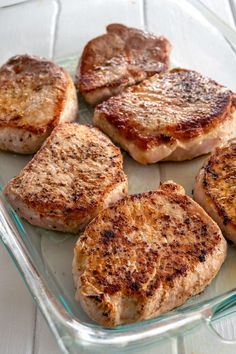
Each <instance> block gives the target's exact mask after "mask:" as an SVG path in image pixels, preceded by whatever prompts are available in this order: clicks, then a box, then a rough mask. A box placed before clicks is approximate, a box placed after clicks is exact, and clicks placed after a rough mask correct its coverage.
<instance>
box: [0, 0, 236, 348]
mask: <svg viewBox="0 0 236 354" xmlns="http://www.w3.org/2000/svg"><path fill="white" fill-rule="evenodd" d="M187 1H188V2H189V3H190V4H192V5H193V6H194V7H195V8H196V10H199V11H200V12H201V14H202V15H203V16H204V17H205V18H206V19H207V20H208V22H210V23H211V25H213V26H215V28H216V29H217V30H218V31H220V32H221V34H222V35H223V36H224V38H225V39H226V41H227V42H228V43H229V44H230V45H231V47H232V49H233V50H234V52H235V53H236V31H235V30H234V29H232V28H231V27H230V26H228V25H227V24H226V23H224V22H223V21H222V20H221V19H220V18H218V16H216V15H215V14H214V13H213V12H212V11H211V10H209V9H208V8H207V7H206V6H205V5H204V4H203V3H201V2H200V1H198V0H187ZM72 57H73V56H70V57H67V58H60V59H58V60H56V61H61V62H62V61H63V60H64V61H66V60H70V59H71V58H72ZM24 235H25V231H24V228H23V226H22V224H21V222H20V220H19V218H18V216H17V214H16V213H15V212H14V211H13V209H12V208H11V206H10V205H9V204H8V202H7V201H6V199H5V198H4V196H3V194H2V192H0V237H1V241H2V242H3V244H4V246H5V247H6V249H7V250H8V252H9V254H10V256H11V257H12V259H13V261H14V263H15V264H16V267H17V269H18V270H19V272H20V273H21V275H22V277H23V279H24V281H25V283H26V285H27V287H28V289H29V290H30V292H31V294H32V296H33V298H34V300H35V301H36V303H37V304H38V306H39V308H40V310H41V311H42V313H43V315H44V316H45V318H46V320H47V322H48V324H49V326H50V328H51V329H52V331H53V332H54V334H55V336H56V338H57V340H58V342H59V344H60V346H61V348H62V349H63V350H64V351H66V350H67V349H66V345H65V344H64V339H63V338H64V337H65V334H66V335H67V336H68V337H69V338H71V339H76V340H78V341H80V342H81V343H87V345H88V344H101V345H104V346H105V345H119V344H120V343H121V342H123V343H131V342H136V341H138V340H142V339H147V338H151V337H157V336H162V335H164V334H166V333H169V332H171V331H174V330H178V329H180V328H183V327H188V326H191V325H192V324H193V323H196V322H202V321H203V322H205V323H210V322H211V321H212V320H215V319H218V318H219V317H223V316H224V315H227V314H229V313H232V312H233V311H234V306H235V305H236V288H235V289H232V290H230V291H227V292H225V293H224V294H222V295H219V296H216V297H214V298H212V299H210V300H206V301H204V302H202V303H200V304H197V305H193V306H189V307H186V308H184V309H181V310H178V311H174V312H170V313H167V314H165V315H163V316H159V317H157V318H154V319H151V320H147V321H143V322H140V323H135V324H131V325H125V326H120V327H116V328H113V329H107V328H103V327H100V326H98V325H89V324H85V323H83V322H81V321H79V320H78V319H75V318H74V317H73V316H72V315H71V314H70V313H69V311H67V310H66V309H65V307H64V306H63V305H62V303H61V302H60V301H59V300H58V298H56V297H55V294H58V295H59V290H58V289H57V286H56V285H55V283H54V281H53V280H52V279H50V278H49V277H48V278H47V280H46V279H45V276H44V275H43V274H42V272H41V271H40V269H38V268H40V267H38V266H39V265H40V259H38V260H37V261H36V263H37V265H36V264H35V259H37V258H39V256H38V255H37V254H36V253H35V250H33V249H31V250H29V249H28V247H27V246H26V245H25V243H24V241H23V240H24V237H25V236H24ZM32 255H34V257H33V256H32ZM35 257H36V258H35ZM41 266H42V267H43V265H41ZM49 283H50V287H49V286H48V284H49ZM52 289H53V290H52ZM53 293H54V294H53ZM235 311H236V310H235ZM222 314H223V315H222Z"/></svg>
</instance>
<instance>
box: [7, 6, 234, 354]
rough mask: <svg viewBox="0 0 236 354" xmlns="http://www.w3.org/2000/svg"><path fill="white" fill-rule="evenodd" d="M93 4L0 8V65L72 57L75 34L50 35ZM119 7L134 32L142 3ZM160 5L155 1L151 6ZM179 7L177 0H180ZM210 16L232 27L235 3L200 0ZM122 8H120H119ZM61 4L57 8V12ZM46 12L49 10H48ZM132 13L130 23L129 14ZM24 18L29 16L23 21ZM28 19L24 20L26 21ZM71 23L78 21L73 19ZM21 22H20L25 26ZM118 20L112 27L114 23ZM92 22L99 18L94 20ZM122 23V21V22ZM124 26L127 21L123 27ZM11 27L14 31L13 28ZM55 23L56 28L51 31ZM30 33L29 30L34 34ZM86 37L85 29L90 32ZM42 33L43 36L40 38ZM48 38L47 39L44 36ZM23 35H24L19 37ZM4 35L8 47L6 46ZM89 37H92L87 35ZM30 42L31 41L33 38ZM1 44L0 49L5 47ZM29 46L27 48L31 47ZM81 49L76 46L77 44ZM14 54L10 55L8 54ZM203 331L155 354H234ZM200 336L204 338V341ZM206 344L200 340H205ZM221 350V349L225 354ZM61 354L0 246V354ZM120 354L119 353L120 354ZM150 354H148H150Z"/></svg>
mask: <svg viewBox="0 0 236 354" xmlns="http://www.w3.org/2000/svg"><path fill="white" fill-rule="evenodd" d="M91 1H93V0H80V1H78V0H61V2H60V1H56V0H33V1H30V2H25V4H24V5H17V6H19V9H18V12H17V14H18V15H17V18H12V21H9V16H13V17H14V16H15V14H14V13H13V12H12V15H11V8H10V7H4V8H0V43H1V46H0V62H3V61H4V60H6V59H7V58H8V57H9V56H11V55H13V54H15V53H17V51H18V52H19V53H22V52H31V53H34V54H39V55H42V56H47V57H48V56H52V55H57V56H60V55H63V53H65V52H66V53H70V43H72V42H73V41H76V39H77V38H76V36H77V34H76V33H71V32H70V26H72V25H73V23H72V24H71V23H70V25H69V26H68V23H67V21H64V23H63V16H61V19H60V18H59V19H60V20H61V21H62V23H61V25H60V31H61V33H59V35H58V41H56V43H55V44H53V40H52V38H53V35H54V33H53V32H54V31H55V30H56V27H57V26H56V19H57V17H58V16H60V14H61V8H62V7H63V13H64V14H65V15H66V16H67V18H68V16H69V15H70V14H73V11H74V9H75V8H77V6H81V3H82V6H81V8H83V10H84V11H86V4H88V2H91ZM118 1H119V6H123V7H124V11H123V12H122V17H125V18H126V19H128V20H129V21H128V23H130V24H131V25H133V26H135V25H136V26H138V25H139V23H136V18H138V15H139V13H140V11H142V6H143V3H142V1H141V0H118ZM155 1H158V0H155ZM179 1H181V0H179ZM202 1H203V2H204V3H205V4H206V5H208V6H209V7H210V8H211V9H212V10H214V11H215V12H216V13H217V14H218V15H219V16H220V17H221V18H222V19H224V21H225V22H227V23H229V24H230V25H231V26H232V27H235V24H236V11H235V10H236V0H202ZM10 3H12V1H8V0H0V6H2V5H4V6H5V5H6V4H8V5H10ZM79 3H80V5H79ZM116 3H117V0H111V4H112V7H111V9H106V11H110V12H111V21H110V22H112V21H114V19H113V15H112V14H114V13H116V12H115V7H116ZM120 3H122V5H121V4H120ZM58 4H59V7H58ZM46 8H47V10H46ZM131 10H132V18H131V17H130V13H131ZM33 11H37V17H36V18H35V16H31V14H32V13H33ZM27 14H28V15H27ZM26 15H27V16H26ZM42 16H43V18H44V25H43V26H42V25H41V22H40V21H37V19H39V18H42ZM70 18H71V22H73V21H76V18H73V16H71V17H70ZM23 19H24V21H23ZM118 20H119V18H117V14H116V18H115V21H116V22H118ZM96 21H98V22H99V18H97V16H96ZM120 21H122V19H120ZM126 22H127V21H126ZM12 23H14V28H12ZM49 23H54V24H55V26H50V27H49V25H48V24H49ZM32 28H33V30H32ZM88 31H89V28H88ZM42 32H43V33H44V32H45V36H42ZM49 32H51V36H48V33H49ZM22 33H27V35H22ZM37 33H40V38H41V41H40V40H38V37H37ZM6 35H7V41H6ZM91 36H92V35H91ZM31 37H32V38H31ZM3 43H4V46H3ZM29 43H31V47H29ZM78 46H79V43H78ZM12 48H14V52H12ZM216 328H217V330H218V331H219V333H220V334H221V335H222V336H223V337H224V338H226V339H233V338H235V339H236V316H233V317H232V318H231V319H227V320H222V321H221V322H219V323H218V324H217V326H216ZM203 331H205V329H202V328H200V329H198V331H195V332H194V334H191V333H190V334H189V335H188V336H185V337H184V339H183V338H181V337H179V338H178V339H173V340H171V341H170V342H168V343H163V345H160V346H159V347H158V349H157V351H156V352H155V353H157V354H158V353H160V354H177V353H178V354H218V353H224V354H235V353H236V344H229V345H227V346H226V347H223V346H222V343H220V341H219V339H218V338H217V337H216V336H215V335H214V334H213V333H212V334H211V333H210V332H209V333H208V335H207V337H206V336H205V332H204V333H203ZM203 334H204V336H203ZM203 338H204V339H203ZM223 348H224V349H223ZM13 353H17V354H59V353H61V351H60V349H59V347H58V345H57V343H56V341H55V339H54V337H53V335H52V334H51V332H50V330H49V328H48V326H47V324H46V322H45V320H44V319H43V317H42V316H41V314H40V312H39V310H38V309H37V308H36V306H35V304H34V303H33V301H32V298H31V296H30V294H29V292H28V290H27V289H26V287H25V285H24V283H23V281H22V279H21V277H20V275H19V274H18V272H17V270H16V268H15V266H14V264H13V262H12V261H11V259H10V258H9V255H8V254H7V252H6V251H5V249H4V248H3V246H2V244H0V354H13ZM121 354H122V353H121ZM149 354H151V353H149Z"/></svg>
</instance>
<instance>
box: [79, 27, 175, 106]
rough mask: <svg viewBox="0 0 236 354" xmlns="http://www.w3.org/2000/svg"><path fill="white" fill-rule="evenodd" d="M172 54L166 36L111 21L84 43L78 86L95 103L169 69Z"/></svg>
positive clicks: (90, 101) (89, 101) (91, 102)
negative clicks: (98, 33) (101, 32)
mask: <svg viewBox="0 0 236 354" xmlns="http://www.w3.org/2000/svg"><path fill="white" fill-rule="evenodd" d="M169 53H170V43H169V41H168V40H167V39H166V38H164V37H157V36H156V35H154V34H152V33H148V32H144V31H141V30H138V29H135V28H129V27H126V26H124V25H121V24H111V25H109V26H107V33H106V34H104V35H102V36H100V37H97V38H95V39H92V40H91V41H90V42H89V43H88V44H87V45H86V46H85V48H84V51H83V54H82V57H81V59H80V62H79V65H78V68H77V87H78V89H79V91H80V92H81V94H82V95H83V96H84V98H85V100H86V101H87V102H88V103H90V104H96V103H98V102H101V101H103V100H105V99H107V98H108V97H110V96H112V95H115V94H117V93H119V92H121V91H122V90H123V89H124V88H125V87H126V86H130V85H133V84H135V83H137V82H140V81H141V80H143V79H145V78H146V77H149V76H151V75H154V74H156V73H160V72H163V71H165V70H167V69H168V66H169Z"/></svg>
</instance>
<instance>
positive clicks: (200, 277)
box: [73, 182, 226, 327]
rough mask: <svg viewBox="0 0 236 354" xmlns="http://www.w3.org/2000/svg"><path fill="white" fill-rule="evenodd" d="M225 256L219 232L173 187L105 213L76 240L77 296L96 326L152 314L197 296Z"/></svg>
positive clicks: (122, 202)
mask: <svg viewBox="0 0 236 354" xmlns="http://www.w3.org/2000/svg"><path fill="white" fill-rule="evenodd" d="M225 256H226V241H225V240H224V238H223V236H222V234H221V231H220V229H219V228H218V226H217V225H216V224H215V223H214V222H213V221H212V219H211V218H210V217H209V216H208V215H207V214H206V213H205V211H204V210H203V209H202V208H201V207H200V206H199V205H198V204H197V203H195V202H194V201H193V200H192V199H191V198H189V197H188V196H186V195H185V192H184V189H183V188H182V187H181V186H179V185H176V184H175V183H173V182H166V183H164V184H163V185H162V186H161V188H160V189H159V190H157V191H152V192H147V193H142V194H137V195H131V196H128V197H125V198H124V199H122V200H120V201H118V202H117V203H116V204H114V205H113V206H111V207H109V208H107V209H105V210H103V211H102V212H101V213H100V214H99V215H98V216H97V217H96V218H95V219H94V220H93V221H92V222H91V223H90V224H89V225H88V226H87V228H86V229H85V232H84V234H83V235H82V236H81V237H80V238H79V239H78V241H77V244H76V247H75V251H74V261H73V275H74V281H75V286H76V299H77V300H79V301H80V303H81V305H82V306H83V308H84V309H85V311H86V312H87V313H88V315H89V316H90V317H91V318H92V319H93V320H95V321H97V322H99V323H100V324H101V325H104V326H108V327H111V326H117V325H121V324H126V323H130V322H136V321H140V320H144V319H148V318H152V317H155V316H157V315H159V314H161V313H163V312H166V311H169V310H171V309H173V308H174V307H176V306H180V305H182V304H183V303H184V302H185V301H186V300H187V299H188V298H189V297H190V296H192V295H195V294H198V293H200V292H201V291H202V290H203V289H204V288H205V287H206V286H207V285H208V284H209V283H210V282H211V280H212V279H213V278H214V277H215V275H216V274H217V272H218V270H219V269H220V267H221V265H222V263H223V261H224V259H225Z"/></svg>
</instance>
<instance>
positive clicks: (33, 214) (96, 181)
mask: <svg viewBox="0 0 236 354" xmlns="http://www.w3.org/2000/svg"><path fill="white" fill-rule="evenodd" d="M122 163H123V160H122V155H121V153H120V150H119V148H117V147H116V146H115V145H113V144H112V142H111V141H110V139H109V138H108V137H106V136H105V135H104V134H103V133H102V132H101V131H100V130H99V129H97V128H94V127H90V126H84V125H79V124H76V123H66V124H61V125H59V126H58V127H56V128H55V129H54V130H53V132H52V134H51V135H50V137H49V138H48V139H47V140H46V141H45V143H44V144H43V146H42V147H41V149H40V150H39V151H38V153H37V154H36V155H35V156H34V158H33V159H32V160H31V161H30V162H29V163H28V165H27V166H26V167H25V168H24V169H23V170H22V171H21V172H20V174H19V175H18V176H17V177H15V178H13V179H12V180H11V181H10V182H9V183H8V184H7V186H6V187H5V194H6V196H7V198H8V199H9V201H10V203H11V205H12V206H13V208H14V209H15V210H16V211H17V213H18V214H19V215H20V216H22V217H24V218H25V219H26V220H27V221H28V222H30V223H31V224H33V225H37V226H41V227H44V228H46V229H53V230H58V231H64V232H77V231H78V230H80V229H82V228H83V227H84V226H85V225H86V224H87V223H88V222H89V221H90V220H92V219H93V218H94V217H95V216H96V215H97V213H98V212H99V211H100V210H101V209H103V208H105V207H107V206H109V205H110V204H112V203H114V202H115V201H117V200H118V199H120V198H122V197H123V196H124V195H126V193H127V178H126V176H125V174H124V172H123V168H122Z"/></svg>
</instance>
